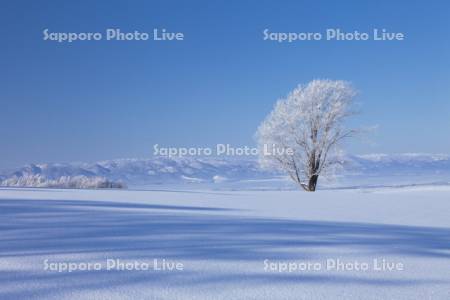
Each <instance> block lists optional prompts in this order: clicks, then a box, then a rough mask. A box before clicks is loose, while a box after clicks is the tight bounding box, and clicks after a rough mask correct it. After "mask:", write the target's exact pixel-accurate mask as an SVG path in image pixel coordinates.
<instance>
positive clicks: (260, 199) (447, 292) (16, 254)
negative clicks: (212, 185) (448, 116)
mask: <svg viewBox="0 0 450 300" xmlns="http://www.w3.org/2000/svg"><path fill="white" fill-rule="evenodd" d="M449 216H450V187H448V186H423V187H408V188H372V189H350V190H322V191H318V192H316V193H306V192H301V191H211V190H204V191H200V190H185V191H158V190H154V191H133V190H58V189H14V188H2V189H0V239H1V243H0V256H1V259H0V276H1V284H0V299H450V218H449ZM107 258H109V259H121V260H127V261H138V262H149V261H153V259H158V261H159V263H162V259H166V260H167V261H169V262H179V263H182V264H183V266H184V270H182V271H156V270H149V271H136V270H131V271H117V270H110V271H107V270H106V269H101V270H98V271H95V270H91V271H79V270H78V271H74V272H70V273H69V272H57V271H51V270H44V261H45V260H46V259H48V260H49V261H50V262H53V263H55V262H59V263H64V262H77V263H81V262H89V263H95V262H97V263H99V264H103V263H105V261H106V259H107ZM327 259H329V260H332V261H333V260H338V259H339V260H341V261H344V262H350V263H352V264H353V265H354V264H355V262H358V263H368V264H370V265H371V268H370V269H369V270H368V271H355V270H354V271H337V270H325V269H323V270H318V271H315V270H306V271H296V272H270V271H266V270H265V269H264V266H265V264H264V261H265V260H266V262H269V263H274V264H276V263H283V262H284V263H297V264H301V263H303V264H306V263H316V264H319V265H323V266H325V262H326V261H327ZM374 259H377V260H378V263H380V262H382V261H383V260H384V261H385V262H387V263H388V264H389V263H401V264H403V266H404V270H403V271H401V270H394V271H386V270H385V271H376V270H373V269H372V264H373V261H374ZM103 267H104V266H103Z"/></svg>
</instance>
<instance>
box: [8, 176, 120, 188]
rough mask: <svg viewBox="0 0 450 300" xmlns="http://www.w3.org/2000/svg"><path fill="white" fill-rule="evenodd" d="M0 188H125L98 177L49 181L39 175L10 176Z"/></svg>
mask: <svg viewBox="0 0 450 300" xmlns="http://www.w3.org/2000/svg"><path fill="white" fill-rule="evenodd" d="M0 186H8V187H42V188H74V189H104V188H116V189H122V188H126V185H125V184H124V183H122V182H114V181H110V180H108V179H106V178H104V177H99V176H95V177H87V176H83V175H80V176H61V177H58V178H56V179H49V178H47V177H45V176H43V175H41V174H34V175H26V176H12V177H9V178H7V179H5V180H3V181H2V182H1V183H0Z"/></svg>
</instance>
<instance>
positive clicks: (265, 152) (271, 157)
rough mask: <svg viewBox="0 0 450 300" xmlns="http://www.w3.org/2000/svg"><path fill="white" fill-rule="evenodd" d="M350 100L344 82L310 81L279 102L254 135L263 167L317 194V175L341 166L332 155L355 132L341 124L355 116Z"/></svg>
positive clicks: (349, 86)
mask: <svg viewBox="0 0 450 300" xmlns="http://www.w3.org/2000/svg"><path fill="white" fill-rule="evenodd" d="M354 96H355V90H354V89H353V88H352V87H351V85H350V83H348V82H345V81H332V80H313V81H311V82H310V83H308V84H307V85H305V86H302V85H299V86H298V87H297V88H296V89H294V90H293V91H292V92H291V93H290V94H289V95H288V96H287V98H286V99H280V100H278V101H277V103H276V105H275V107H274V109H273V111H272V112H271V113H270V114H269V115H268V116H267V117H266V119H265V120H264V121H263V122H262V123H261V125H260V126H259V128H258V131H257V133H256V137H257V140H258V146H259V149H260V151H259V153H260V162H261V164H262V165H263V166H265V167H275V168H277V169H281V170H284V171H285V172H287V173H288V174H289V176H290V177H291V178H292V180H294V181H295V182H296V183H297V184H298V185H300V186H301V187H302V188H303V189H304V190H305V191H309V192H313V191H315V190H316V185H317V180H318V178H319V175H321V174H322V173H327V172H329V171H331V170H332V169H334V167H335V166H337V165H339V164H341V161H340V160H339V159H337V155H334V154H333V152H335V153H337V150H338V146H339V143H340V142H341V141H342V140H343V139H344V138H346V137H349V136H351V135H352V133H354V132H355V131H354V130H347V129H345V128H344V124H343V123H344V121H345V120H346V118H347V117H349V116H350V115H352V114H353V112H352V110H351V107H352V103H353V98H354Z"/></svg>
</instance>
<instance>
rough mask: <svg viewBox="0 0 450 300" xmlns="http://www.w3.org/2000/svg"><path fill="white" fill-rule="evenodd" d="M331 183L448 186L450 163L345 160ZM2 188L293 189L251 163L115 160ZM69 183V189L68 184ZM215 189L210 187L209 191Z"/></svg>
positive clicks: (29, 175)
mask: <svg viewBox="0 0 450 300" xmlns="http://www.w3.org/2000/svg"><path fill="white" fill-rule="evenodd" d="M344 161H345V163H344V168H343V169H342V170H341V172H340V173H338V174H337V175H336V176H335V177H334V178H331V180H330V179H328V180H327V179H326V178H323V177H321V178H320V179H319V188H340V187H357V186H366V187H368V186H372V187H374V186H375V187H377V186H399V185H400V186H403V185H413V184H441V185H442V184H448V183H449V182H450V157H449V156H446V155H430V154H399V155H383V154H377V155H360V156H347V157H346V159H345V160H344ZM0 181H1V183H0V185H2V186H16V187H23V186H27V187H58V186H59V187H78V188H83V187H84V188H92V187H96V186H95V185H96V184H98V183H99V182H100V183H102V184H98V185H99V186H97V187H122V186H124V185H128V186H129V187H130V188H148V187H150V188H155V185H160V186H161V187H160V188H167V187H169V188H173V186H174V185H177V186H179V185H184V186H188V187H189V188H194V187H195V188H199V189H204V188H213V189H222V190H233V189H235V190H243V189H246V190H249V189H258V190H262V189H269V190H273V189H297V186H296V185H294V184H293V183H292V182H291V180H290V179H288V178H287V177H286V175H285V174H282V173H276V172H269V171H267V170H263V169H261V168H260V166H259V164H258V161H257V160H256V159H255V158H214V157H206V158H194V157H184V158H163V157H157V158H153V159H119V160H109V161H101V162H97V163H69V164H59V163H53V164H32V165H28V166H25V167H23V168H20V169H18V170H13V171H10V172H3V175H1V174H0ZM70 182H72V185H71V184H69V183H70ZM73 182H75V184H74V183H73ZM211 183H213V185H211Z"/></svg>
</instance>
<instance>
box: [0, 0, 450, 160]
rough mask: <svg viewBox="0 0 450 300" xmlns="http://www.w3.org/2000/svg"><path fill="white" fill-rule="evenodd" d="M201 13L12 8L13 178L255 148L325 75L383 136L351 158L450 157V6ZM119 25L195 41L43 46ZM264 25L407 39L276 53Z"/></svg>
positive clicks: (9, 128)
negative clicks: (84, 164) (31, 169)
mask: <svg viewBox="0 0 450 300" xmlns="http://www.w3.org/2000/svg"><path fill="white" fill-rule="evenodd" d="M192 2H193V3H192ZM192 2H190V3H187V1H120V2H119V1H11V0H10V1H6V0H4V1H2V2H1V4H0V5H1V8H0V25H1V26H0V33H1V49H0V66H1V67H0V81H1V89H0V102H1V106H0V107H1V108H0V143H1V147H0V167H12V166H18V165H21V164H25V163H29V162H58V161H95V160H100V159H110V158H120V157H150V156H151V154H152V145H153V144H155V143H158V144H161V145H166V146H208V145H214V144H216V143H231V144H234V145H253V134H254V132H255V130H256V128H257V126H258V124H259V123H260V122H261V120H262V119H263V118H264V117H265V115H266V114H267V113H268V112H269V111H270V110H271V108H272V106H273V104H274V102H275V100H276V99H277V98H279V97H282V96H285V95H286V94H287V93H288V92H289V91H290V90H291V89H292V88H294V87H295V86H296V85H297V84H298V83H306V82H308V81H310V80H312V79H316V78H330V79H344V80H349V81H351V82H353V83H354V85H355V86H356V87H357V88H358V90H359V91H360V96H359V101H361V103H362V107H361V112H362V113H361V115H359V116H357V118H356V119H355V120H354V121H353V122H352V125H358V126H359V125H379V128H378V130H377V132H376V133H375V134H374V135H373V136H371V137H370V138H371V140H372V142H373V143H366V142H357V143H351V144H349V145H348V148H347V150H348V152H351V153H372V152H377V153H379V152H385V153H398V152H434V153H450V139H449V130H450V17H449V16H450V2H449V1H375V0H373V1H356V0H355V1H270V2H269V1H256V0H254V1H206V0H205V1H192ZM363 2H364V3H363ZM112 27H118V28H121V29H122V30H123V31H132V30H139V31H152V30H153V28H166V29H167V30H171V31H181V32H184V34H185V40H184V41H183V42H175V43H173V42H169V43H156V42H151V41H147V42H111V41H97V42H77V43H72V44H68V43H64V44H58V43H55V42H49V41H43V39H42V37H43V34H42V31H43V29H45V28H49V29H50V31H55V32H65V31H70V32H85V31H90V32H97V31H99V32H103V31H104V30H105V29H106V28H112ZM265 28H269V29H270V30H272V31H296V32H302V31H314V32H323V31H324V30H325V29H326V28H342V29H343V30H346V31H353V30H358V31H369V32H371V30H372V29H373V28H386V29H388V30H390V31H397V32H403V33H404V34H405V35H406V40H405V41H401V42H398V41H397V42H375V41H363V42H361V41H359V42H348V41H346V42H338V41H310V42H297V43H292V44H277V43H275V42H268V41H263V39H262V37H263V35H262V30H263V29H265Z"/></svg>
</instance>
